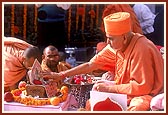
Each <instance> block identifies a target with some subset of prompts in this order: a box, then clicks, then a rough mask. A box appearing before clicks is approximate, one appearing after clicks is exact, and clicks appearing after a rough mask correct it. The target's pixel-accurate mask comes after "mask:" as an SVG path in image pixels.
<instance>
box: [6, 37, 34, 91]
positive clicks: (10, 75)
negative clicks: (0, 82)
mask: <svg viewBox="0 0 168 115" xmlns="http://www.w3.org/2000/svg"><path fill="white" fill-rule="evenodd" d="M3 40H4V48H3V56H4V87H5V89H8V88H9V87H12V86H13V85H15V84H16V83H17V82H18V81H20V80H21V79H22V78H23V77H24V76H25V75H26V73H27V69H26V68H25V67H24V66H23V64H22V63H23V61H22V57H23V53H24V50H25V49H26V48H28V47H32V45H31V44H29V43H27V42H25V41H23V40H21V39H17V38H13V37H4V38H3Z"/></svg>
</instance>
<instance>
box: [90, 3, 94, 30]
mask: <svg viewBox="0 0 168 115" xmlns="http://www.w3.org/2000/svg"><path fill="white" fill-rule="evenodd" d="M93 7H94V6H93V4H92V5H91V10H90V11H93ZM90 21H91V22H90V30H92V29H93V17H92V15H90Z"/></svg>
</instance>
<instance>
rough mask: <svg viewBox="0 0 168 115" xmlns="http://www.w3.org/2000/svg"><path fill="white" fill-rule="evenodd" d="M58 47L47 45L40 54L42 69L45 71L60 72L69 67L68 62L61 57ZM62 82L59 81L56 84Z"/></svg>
mask: <svg viewBox="0 0 168 115" xmlns="http://www.w3.org/2000/svg"><path fill="white" fill-rule="evenodd" d="M61 58H62V57H60V53H59V52H58V49H57V48H56V47H54V46H52V45H49V46H47V47H46V48H45V49H44V51H43V55H42V64H41V67H42V70H43V71H45V72H61V71H65V70H68V69H70V68H71V66H70V64H68V63H66V62H65V61H64V60H62V59H61ZM61 84H62V82H61V81H59V84H58V85H61Z"/></svg>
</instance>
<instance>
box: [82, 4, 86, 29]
mask: <svg viewBox="0 0 168 115" xmlns="http://www.w3.org/2000/svg"><path fill="white" fill-rule="evenodd" d="M85 8H86V5H85V4H84V5H83V10H84V12H83V16H82V32H84V27H85Z"/></svg>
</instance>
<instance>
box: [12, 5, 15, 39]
mask: <svg viewBox="0 0 168 115" xmlns="http://www.w3.org/2000/svg"><path fill="white" fill-rule="evenodd" d="M14 26H15V5H14V4H12V5H11V36H12V37H14V35H15V34H14Z"/></svg>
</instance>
